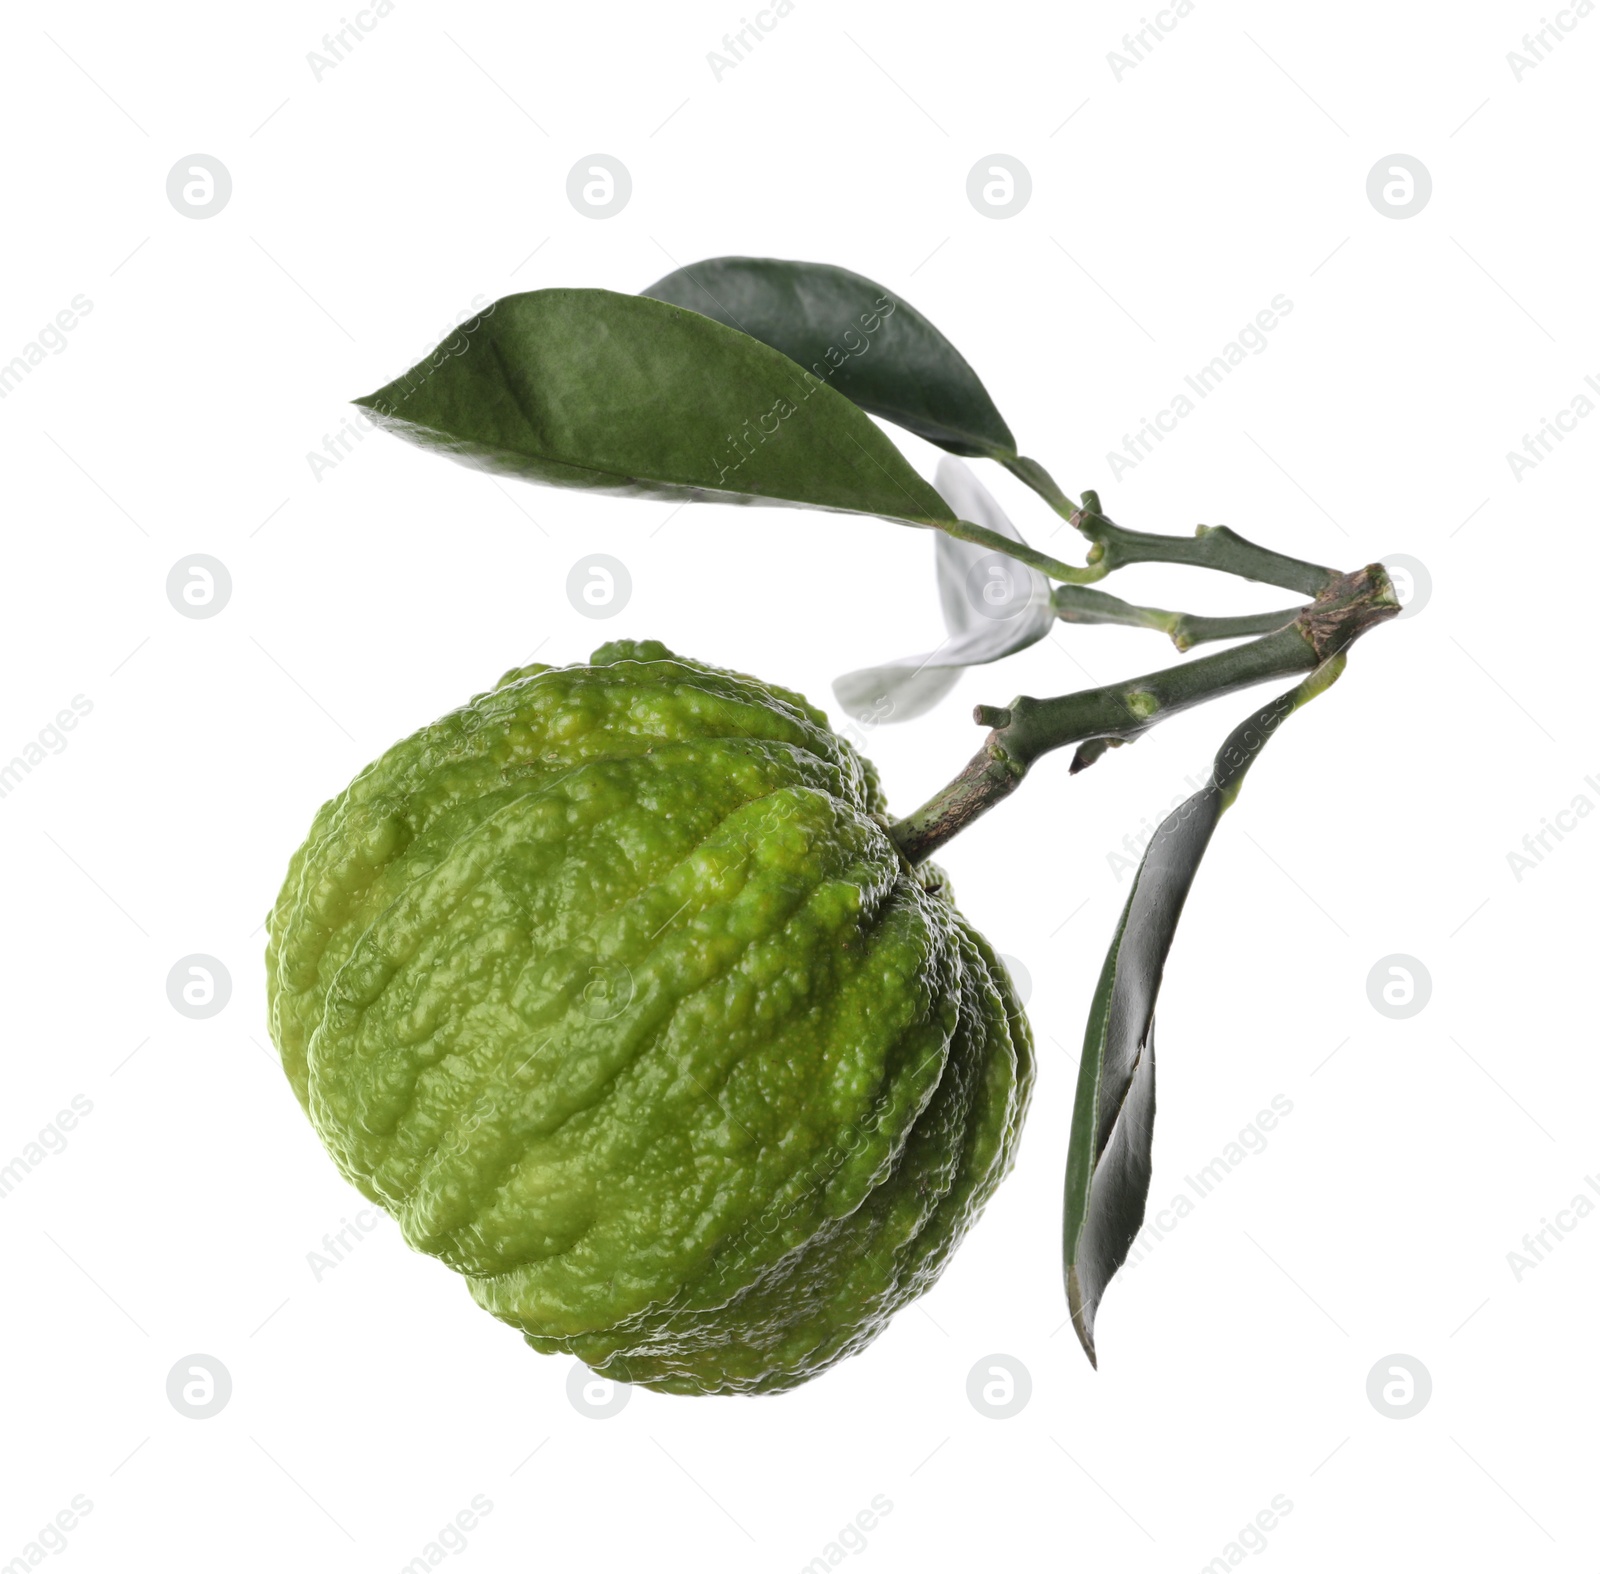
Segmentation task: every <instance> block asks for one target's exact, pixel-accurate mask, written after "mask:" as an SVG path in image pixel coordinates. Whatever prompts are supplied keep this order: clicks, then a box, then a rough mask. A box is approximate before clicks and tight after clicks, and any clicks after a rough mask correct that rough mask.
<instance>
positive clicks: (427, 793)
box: [267, 642, 1033, 1393]
mask: <svg viewBox="0 0 1600 1574" xmlns="http://www.w3.org/2000/svg"><path fill="white" fill-rule="evenodd" d="M887 824H888V821H887V818H886V815H885V811H884V803H883V797H882V793H881V791H880V788H879V785H878V781H877V777H876V774H875V772H874V771H873V768H872V766H871V765H870V764H869V763H868V762H867V761H866V760H864V759H863V758H861V756H859V755H858V754H857V753H856V752H855V750H854V749H853V748H852V747H851V746H850V744H849V743H847V742H846V741H845V740H844V739H842V738H840V737H838V736H836V735H835V734H834V733H833V732H832V731H831V730H830V729H829V727H828V725H827V722H826V719H825V718H824V716H823V715H822V713H821V712H820V711H818V710H816V709H815V708H814V707H812V706H811V705H809V704H807V702H806V701H805V700H804V699H803V698H801V696H799V695H798V694H793V693H790V692H789V691H788V690H786V689H782V688H778V687H776V686H774V685H771V684H764V683H760V682H757V681H756V680H755V679H753V678H749V677H744V676H741V675H739V674H736V673H730V672H725V671H721V670H719V669H716V668H712V667H707V666H704V665H702V664H701V663H699V662H695V661H689V660H686V659H684V658H681V657H677V656H674V655H672V654H671V653H670V652H669V651H667V650H666V649H665V648H664V647H663V646H661V645H659V644H656V643H653V642H652V643H646V644H634V643H631V642H625V643H618V644H612V645H608V646H605V647H604V648H602V649H601V650H599V651H597V652H596V653H595V655H594V657H593V658H592V660H591V662H590V663H588V664H587V665H579V666H571V667H543V666H530V667H523V668H518V669H516V670H514V671H512V672H508V673H507V674H506V675H505V677H503V678H502V679H501V680H500V682H499V683H498V684H497V685H496V687H495V688H494V689H493V690H491V691H489V692H488V693H485V694H480V695H478V696H477V697H475V698H474V699H473V700H472V701H471V702H470V703H469V704H467V705H465V706H463V707H462V708H461V709H459V710H456V711H453V712H451V713H450V714H449V715H447V716H445V717H444V718H442V719H441V720H439V721H437V722H435V723H433V725H432V726H429V727H425V728H424V729H423V730H422V731H420V732H418V733H415V734H414V735H413V736H411V737H409V738H407V739H405V740H404V741H403V742H401V743H397V744H396V745H395V746H394V747H393V748H391V749H390V750H389V751H388V752H387V753H386V754H384V755H383V756H382V758H380V759H379V760H377V761H376V762H375V763H374V764H372V765H370V766H369V767H368V768H367V769H366V770H365V771H363V772H362V773H361V774H360V775H359V776H358V777H357V778H356V779H355V781H353V782H352V783H351V784H350V786H349V787H347V788H346V789H345V791H344V792H342V793H341V794H340V795H339V796H338V797H337V798H334V799H333V800H331V801H330V802H329V803H327V804H325V805H324V806H323V808H322V810H321V811H320V813H319V814H318V815H317V817H316V820H315V821H314V823H313V825H312V828H311V834H310V835H309V836H308V837H307V839H306V842H305V845H304V846H303V847H302V848H301V849H300V850H299V852H297V853H296V854H295V855H294V858H293V860H292V861H291V863H290V866H289V873H288V877H287V878H286V880H285V882H284V886H283V890H282V893H281V894H280V896H279V898H278V901H277V904H276V906H275V907H274V908H273V911H272V914H271V917H270V919H269V922H268V932H269V944H268V949H267V964H268V992H269V1001H270V1008H271V1024H272V1035H273V1038H274V1040H275V1041H276V1043H277V1046H278V1049H279V1052H280V1054H281V1056H282V1060H283V1065H284V1069H285V1071H286V1072H287V1073H288V1077H289V1080H290V1082H291V1083H292V1085H293V1087H294V1091H295V1093H296V1095H297V1096H298V1098H299V1099H300V1102H301V1104H302V1105H303V1106H304V1107H305V1110H306V1112H307V1114H308V1115H309V1116H310V1118H311V1121H312V1124H313V1125H314V1127H315V1128H316V1130H317V1133H318V1135H319V1136H320V1137H321V1138H322V1141H323V1142H324V1144H326V1146H327V1148H328V1150H329V1152H330V1153H331V1154H332V1155H333V1158H334V1161H335V1162H336V1163H337V1165H338V1166H339V1168H340V1170H341V1171H342V1172H343V1174H344V1175H345V1176H346V1177H347V1178H348V1179H349V1180H350V1181H351V1182H352V1183H353V1184H354V1185H355V1186H357V1187H358V1188H359V1189H360V1190H361V1191H362V1192H363V1193H364V1194H365V1195H366V1196H367V1197H369V1198H371V1199H372V1200H373V1201H374V1202H376V1203H378V1204H379V1205H381V1206H382V1207H384V1208H385V1209H387V1210H388V1211H389V1212H390V1213H391V1214H392V1215H393V1216H394V1217H395V1219H396V1220H397V1221H398V1222H399V1225H400V1228H401V1231H402V1233H403V1234H404V1236H405V1239H406V1240H407V1241H408V1242H409V1243H410V1244H411V1245H412V1246H413V1247H415V1248H416V1249H418V1250H420V1251H424V1252H428V1253H430V1254H432V1255H433V1256H435V1257H439V1258H441V1259H442V1260H443V1261H445V1262H446V1263H448V1264H449V1265H450V1266H451V1267H452V1268H454V1269H455V1270H456V1271H457V1272H458V1273H460V1274H462V1275H463V1277H465V1279H466V1281H467V1283H468V1286H469V1287H470V1289H471V1291H472V1295H473V1297H474V1299H475V1300H476V1301H477V1302H478V1304H479V1305H480V1306H483V1307H484V1308H486V1309H487V1310H488V1311H490V1312H492V1313H493V1314H494V1315H495V1316H496V1317H498V1318H500V1319H502V1320H503V1321H505V1322H507V1323H510V1324H511V1325H512V1326H513V1327H514V1328H517V1329H519V1330H520V1331H521V1332H522V1333H523V1335H524V1337H525V1338H526V1339H527V1342H528V1343H529V1344H530V1345H532V1346H533V1347H534V1348H535V1349H536V1350H542V1351H547V1352H558V1351H559V1352H568V1353H570V1354H572V1355H575V1356H578V1357H579V1358H581V1359H582V1360H583V1361H585V1362H586V1363H587V1364H588V1365H589V1366H591V1367H592V1368H593V1369H594V1370H595V1371H597V1372H599V1373H602V1374H604V1375H607V1376H610V1377H614V1378H617V1379H619V1380H624V1381H628V1382H632V1383H641V1384H645V1385H647V1386H649V1387H652V1388H659V1389H664V1390H668V1391H671V1392H675V1393H734V1392H745V1393H760V1392H772V1391H776V1390H779V1389H784V1388H790V1387H793V1386H794V1385H795V1384H798V1383H801V1382H804V1381H805V1380H806V1379H807V1378H809V1377H812V1376H815V1375H816V1374H817V1373H818V1372H820V1371H822V1370H823V1369H824V1368H826V1367H828V1366H830V1365H831V1364H833V1363H834V1362H835V1361H838V1360H840V1359H841V1358H842V1357H844V1356H846V1355H850V1354H852V1353H854V1352H855V1351H857V1350H859V1349H861V1348H862V1347H863V1346H864V1345H865V1344H866V1343H868V1341H870V1340H871V1339H872V1338H873V1337H874V1336H875V1335H877V1334H878V1333H879V1332H880V1331H881V1330H882V1329H883V1327H884V1325H885V1323H886V1322H887V1321H888V1319H889V1317H890V1316H891V1315H892V1314H893V1313H894V1312H895V1311H896V1310H898V1309H899V1308H900V1307H901V1306H903V1305H905V1304H906V1302H908V1301H909V1300H911V1299H912V1298H914V1297H915V1296H917V1295H919V1294H921V1293H922V1292H923V1291H924V1290H926V1289H927V1288H928V1287H929V1286H930V1285H931V1284H932V1283H933V1281H934V1280H935V1279H936V1278H937V1277H938V1275H939V1273H940V1271H941V1270H942V1268H943V1266H944V1264H945V1263H946V1261H947V1260H948V1259H949V1257H950V1254H951V1253H952V1252H953V1251H954V1249H955V1247H956V1245H957V1243H958V1242H959V1241H960V1239H961V1237H962V1235H963V1234H964V1233H965V1231H966V1230H967V1228H968V1226H969V1225H970V1224H971V1223H972V1221H973V1219H974V1218H975V1217H976V1215H977V1213H978V1211H979V1209H980V1208H981V1207H982V1205H983V1203H984V1202H985V1201H986V1200H987V1198H988V1197H989V1195H990V1193H991V1192H992V1191H993V1190H994V1188H995V1186H996V1185H997V1184H998V1183H999V1181H1000V1179H1001V1177H1002V1176H1003V1175H1004V1173H1005V1172H1006V1170H1007V1169H1008V1168H1009V1166H1010V1162H1011V1157H1012V1150H1013V1147H1014V1144H1015V1141H1016V1137H1017V1132H1018V1129H1019V1127H1020V1125H1021V1122H1022V1117H1023V1113H1024V1110H1025V1108H1026V1105H1027V1102H1028V1094H1029V1089H1030V1085H1031V1082H1032V1076H1033V1059H1032V1045H1031V1040H1030V1037H1029V1032H1028V1026H1027V1022H1026V1020H1025V1018H1024V1017H1023V1014H1022V1008H1021V1005H1020V1003H1019V1001H1018V999H1017V996H1016V994H1015V992H1014V990H1013V988H1012V985H1011V983H1010V981H1009V979H1008V978H1007V976H1006V973H1005V969H1004V968H1003V966H1002V965H1001V964H1000V963H999V961H998V960H997V959H996V957H995V954H994V952H993V951H992V950H991V949H990V947H989V946H988V944H987V943H986V942H985V941H984V939H983V937H982V936H981V935H979V934H977V933H976V932H975V931H974V930H973V929H972V928H971V927H970V925H968V924H967V923H966V921H965V920H964V919H963V918H962V917H961V915H960V914H959V913H958V912H957V911H956V910H955V908H954V906H953V905H952V904H951V900H950V895H949V892H948V889H947V887H946V886H945V884H944V881H943V878H942V876H940V875H939V874H938V873H937V872H936V871H933V870H932V869H931V868H930V867H929V866H923V867H920V868H913V867H911V866H910V865H909V864H908V863H907V862H906V861H905V860H904V858H903V857H902V856H901V855H900V853H899V852H898V850H897V849H896V847H895V845H894V843H893V842H892V841H891V840H890V838H889V836H888V834H887V830H886V827H887Z"/></svg>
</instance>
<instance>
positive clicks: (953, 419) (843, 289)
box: [643, 257, 1017, 459]
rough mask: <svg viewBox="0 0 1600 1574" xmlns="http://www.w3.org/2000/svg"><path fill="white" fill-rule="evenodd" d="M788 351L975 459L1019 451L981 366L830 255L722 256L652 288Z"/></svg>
mask: <svg viewBox="0 0 1600 1574" xmlns="http://www.w3.org/2000/svg"><path fill="white" fill-rule="evenodd" d="M643 293H644V294H645V295H647V296H653V297H654V298H655V299H657V300H662V301H672V302H673V303H674V304H676V305H678V306H687V307H688V308H689V309H690V310H691V311H697V312H704V313H705V315H706V316H707V317H713V318H715V319H716V320H717V321H718V322H721V323H726V324H727V325H728V326H729V327H730V328H737V329H739V330H740V331H741V332H743V333H747V334H749V335H750V336H751V338H753V339H759V340H760V341H761V342H762V343H763V344H770V345H771V346H772V347H773V348H774V349H776V350H781V351H782V352H783V353H784V354H785V355H787V356H788V357H789V358H790V359H791V360H793V361H797V362H798V363H799V364H800V365H801V366H803V367H805V368H806V369H807V370H808V371H810V372H811V373H812V374H813V375H814V376H816V377H818V378H819V379H821V380H822V381H823V382H824V383H826V384H827V385H828V386H829V387H830V388H836V389H837V390H838V391H839V392H840V393H842V394H844V395H845V396H846V397H847V398H849V399H853V400H854V401H855V402H856V403H857V404H858V405H860V406H861V408H862V409H863V410H870V411H871V412H872V413H873V414H874V415H877V416H881V417H882V418H883V419H884V420H886V421H893V422H895V423H896V425H899V426H903V427H905V428H906V429H907V430H908V431H912V432H915V433H916V434H917V436H918V437H924V438H926V439H927V440H928V441H929V442H930V443H937V444H938V445H939V447H941V448H945V449H948V450H949V451H950V452H951V453H953V454H965V455H966V456H967V457H969V458H985V459H1005V458H1014V457H1015V456H1016V451H1017V449H1016V441H1015V439H1014V438H1013V437H1012V435H1011V431H1010V429H1009V428H1008V427H1007V426H1006V423H1005V421H1004V420H1003V419H1002V418H1001V415H1000V412H999V411H998V410H997V409H995V407H994V401H993V400H992V399H991V398H990V397H989V394H988V391H987V390H986V389H985V388H984V386H983V384H982V383H981V382H979V381H978V374H977V373H976V372H975V371H973V369H972V368H971V367H970V366H968V365H967V363H966V361H965V360H963V359H962V356H961V352H960V351H959V350H957V349H956V347H955V346H954V345H953V344H951V342H950V341H949V340H948V339H947V338H945V336H944V335H943V334H942V333H940V332H939V330H938V329H937V328H935V327H934V325H933V324H932V323H931V322H929V321H928V319H927V318H926V317H924V316H923V315H922V313H921V312H919V311H918V310H917V309H916V307H914V306H912V305H911V304H910V303H909V302H908V301H905V300H902V299H901V298H900V297H899V296H897V295H895V294H894V293H893V292H892V291H890V290H886V289H885V288H884V287H883V286H882V285H881V284H874V283H873V281H872V280H871V279H865V278H863V277H862V276H861V275H860V274H859V273H851V272H850V271H849V270H848V269H847V268H835V267H832V266H831V265H829V264H828V263H821V262H781V261H779V260H778V259H776V258H772V257H713V258H711V259H710V260H709V261H706V262H696V263H691V264H690V265H689V266H688V267H687V268H679V269H678V270H677V271H676V272H675V273H669V274H668V275H667V276H666V277H665V278H664V279H657V280H656V282H655V283H654V284H652V285H651V286H650V288H649V289H647V290H645V291H644V292H643Z"/></svg>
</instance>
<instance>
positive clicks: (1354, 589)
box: [890, 563, 1400, 864]
mask: <svg viewBox="0 0 1600 1574" xmlns="http://www.w3.org/2000/svg"><path fill="white" fill-rule="evenodd" d="M1399 611H1400V603H1399V601H1398V599H1397V598H1396V596H1395V593H1394V587H1393V585H1392V584H1390V582H1389V576H1388V574H1387V573H1386V572H1385V570H1384V567H1383V565H1382V564H1381V563H1370V564H1368V565H1367V567H1365V568H1361V569H1357V570H1356V571H1355V572H1354V573H1350V574H1336V575H1334V576H1333V579H1332V583H1330V584H1329V585H1327V586H1326V587H1325V588H1324V589H1323V591H1322V592H1321V593H1320V594H1319V595H1318V596H1317V599H1316V600H1315V601H1313V602H1312V603H1311V604H1310V605H1309V606H1307V607H1304V608H1303V609H1301V611H1300V612H1299V613H1298V614H1296V615H1295V617H1294V619H1293V621H1292V622H1290V623H1288V624H1286V625H1285V626H1283V627H1281V628H1277V629H1274V630H1273V631H1272V632H1270V633H1267V634H1264V635H1262V636H1261V637H1260V638H1259V639H1254V640H1251V641H1250V642H1249V643H1248V644H1246V645H1236V646H1234V647H1233V648H1232V649H1231V650H1223V651H1218V652H1216V653H1215V654H1214V655H1210V656H1201V657H1199V658H1197V659H1196V660H1194V661H1190V662H1185V663H1183V664H1182V665H1180V666H1176V667H1167V668H1165V669H1163V670H1162V671H1160V672H1152V673H1146V674H1145V675H1144V676H1143V677H1138V678H1129V679H1127V680H1125V681H1124V682H1122V683H1110V684H1106V685H1105V686H1103V687H1101V688H1097V689H1084V690H1081V691H1080V692H1079V693H1076V694H1062V695H1057V696H1055V697H1054V698H1051V699H1042V700H1041V699H1033V698H1031V697H1029V696H1027V695H1023V696H1021V697H1019V698H1017V699H1014V700H1013V701H1012V702H1011V703H1010V705H1009V706H1006V707H1004V708H996V707H992V706H987V705H980V706H978V707H977V709H976V711H975V712H974V718H975V719H976V720H977V721H978V722H979V724H980V725H986V726H988V727H990V728H991V729H992V730H991V731H990V733H989V736H988V737H987V738H986V739H984V742H983V747H982V748H980V749H979V750H978V752H977V753H976V754H975V755H974V756H973V757H972V759H971V760H970V761H968V763H967V764H966V766H965V767H964V768H963V769H962V771H961V773H960V775H958V776H957V777H956V778H955V780H954V781H952V782H950V783H949V784H948V785H947V786H946V787H944V788H942V789H941V790H940V791H939V792H937V793H935V794H934V796H933V797H932V798H930V799H929V800H928V802H927V803H925V804H924V805H923V806H922V807H921V808H920V809H918V810H917V811H916V812H915V813H914V814H910V815H907V816H906V818H905V819H903V820H898V821H896V822H895V824H894V825H893V826H892V827H891V830H890V835H891V836H892V837H893V838H894V840H895V842H896V844H897V845H898V846H899V848H900V850H901V852H902V853H904V855H905V857H906V858H907V860H908V861H909V862H911V863H914V864H915V863H920V862H921V861H922V860H923V859H924V858H926V857H928V855H929V854H930V853H932V852H934V851H936V850H937V849H938V848H940V847H942V846H943V845H944V844H945V843H946V842H947V841H949V840H950V838H951V837H953V836H954V835H955V834H956V833H957V832H958V831H960V830H962V829H964V828H965V827H966V826H968V825H970V824H971V823H972V822H973V821H974V820H975V819H977V818H978V817H979V816H980V815H982V814H985V813H987V812H988V811H989V810H990V809H992V808H993V807H994V806H995V804H997V803H999V802H1000V801H1001V799H1003V798H1008V797H1010V795H1011V794H1012V793H1013V792H1015V791H1016V789H1017V787H1018V786H1019V785H1020V783H1021V781H1022V779H1023V777H1024V776H1026V775H1027V774H1028V771H1029V769H1030V768H1031V767H1032V765H1033V764H1034V762H1035V761H1036V760H1038V759H1040V758H1042V757H1043V756H1044V755H1046V754H1049V753H1050V752H1051V751H1053V750H1055V749H1060V748H1064V747H1066V746H1067V745H1068V744H1082V745H1090V747H1088V748H1083V749H1080V750H1079V753H1078V758H1077V761H1076V762H1075V764H1076V766H1077V769H1079V770H1081V769H1083V767H1084V766H1085V765H1088V764H1092V763H1093V761H1094V760H1095V759H1097V758H1099V756H1100V754H1101V753H1103V752H1104V748H1105V747H1107V746H1109V745H1111V744H1114V743H1129V742H1132V741H1133V740H1134V739H1135V738H1138V737H1140V736H1141V735H1142V734H1144V733H1146V732H1148V731H1149V730H1150V729H1151V728H1152V727H1154V726H1155V725H1156V723H1157V722H1160V721H1164V720H1165V719H1166V718H1167V717H1168V716H1175V715H1177V714H1178V713H1179V712H1180V711H1185V710H1188V709H1190V708H1191V707H1193V706H1195V705H1200V704H1203V703H1204V702H1205V701H1206V700H1211V699H1217V698H1219V697H1220V696H1222V695H1224V694H1232V693H1235V692H1236V691H1237V690H1239V689H1244V688H1249V687H1251V686H1253V685H1254V684H1257V683H1265V682H1268V681H1270V680H1272V679H1276V678H1286V677H1293V676H1297V675H1299V674H1301V673H1305V672H1310V671H1311V670H1312V669H1313V668H1315V667H1317V666H1320V665H1321V664H1322V663H1323V662H1325V661H1327V660H1329V659H1330V658H1331V657H1333V656H1335V655H1338V654H1339V653H1340V652H1341V651H1343V650H1344V649H1346V648H1347V647H1348V646H1349V645H1350V644H1352V643H1353V642H1354V641H1355V640H1356V639H1358V638H1360V636H1361V635H1362V634H1364V633H1366V632H1367V630H1368V629H1370V628H1372V627H1374V626H1375V625H1377V624H1378V623H1382V622H1384V621H1386V620H1387V619H1389V618H1392V617H1395V616H1396V615H1397V614H1398V613H1399Z"/></svg>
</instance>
